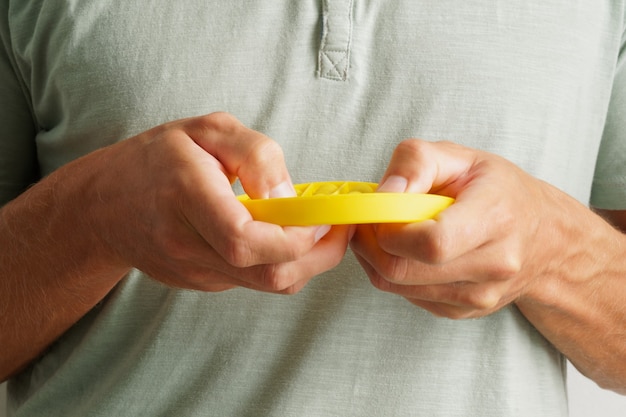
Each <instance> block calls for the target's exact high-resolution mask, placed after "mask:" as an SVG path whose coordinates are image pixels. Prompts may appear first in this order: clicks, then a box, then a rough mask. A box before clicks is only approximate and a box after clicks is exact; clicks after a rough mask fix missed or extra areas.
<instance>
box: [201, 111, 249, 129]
mask: <svg viewBox="0 0 626 417" xmlns="http://www.w3.org/2000/svg"><path fill="white" fill-rule="evenodd" d="M198 120H199V121H200V122H201V123H203V124H204V125H205V126H206V127H207V128H209V129H211V130H216V131H218V132H228V131H232V130H234V129H237V128H239V127H240V123H239V121H238V120H237V118H235V116H233V115H232V114H230V113H226V112H215V113H211V114H208V115H206V116H203V117H200V118H199V119H198Z"/></svg>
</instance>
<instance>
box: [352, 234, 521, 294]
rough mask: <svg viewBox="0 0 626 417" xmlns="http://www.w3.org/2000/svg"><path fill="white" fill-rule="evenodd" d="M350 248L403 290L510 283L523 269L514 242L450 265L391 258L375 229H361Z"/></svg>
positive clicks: (464, 257) (500, 243) (518, 251)
mask: <svg viewBox="0 0 626 417" xmlns="http://www.w3.org/2000/svg"><path fill="white" fill-rule="evenodd" d="M350 245H351V248H352V250H353V251H354V252H355V253H356V254H358V255H359V256H361V257H362V258H363V260H365V261H366V262H367V263H368V264H369V265H370V267H371V268H372V269H373V270H374V271H375V273H376V274H377V275H378V276H380V277H381V278H382V279H384V280H386V281H388V282H389V283H393V284H396V285H399V286H412V285H440V284H452V283H456V282H459V281H468V282H476V283H480V282H486V281H506V280H511V279H515V278H516V277H517V276H518V274H519V273H520V271H521V269H522V262H521V258H520V255H519V254H520V248H519V246H518V244H517V242H516V241H515V240H514V239H513V238H510V239H508V240H505V241H502V242H499V244H493V245H491V244H490V245H485V246H482V247H480V248H479V249H477V250H475V251H472V252H471V253H468V254H467V255H465V256H462V257H460V258H457V259H455V260H454V261H451V262H446V263H428V262H424V261H421V260H416V259H415V258H407V257H402V256H397V255H393V254H389V253H388V252H386V251H385V250H384V249H382V248H381V247H380V246H379V245H378V239H377V237H376V233H375V232H374V230H373V228H372V227H365V226H362V227H359V228H358V229H357V232H356V233H355V236H354V237H353V239H352V241H351V242H350Z"/></svg>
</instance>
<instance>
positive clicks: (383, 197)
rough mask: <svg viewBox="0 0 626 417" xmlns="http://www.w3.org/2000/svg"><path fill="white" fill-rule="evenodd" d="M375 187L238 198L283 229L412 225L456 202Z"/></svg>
mask: <svg viewBox="0 0 626 417" xmlns="http://www.w3.org/2000/svg"><path fill="white" fill-rule="evenodd" d="M377 187H378V185H377V184H375V183H369V182H354V181H352V182H350V181H328V182H312V183H305V184H297V185H295V186H294V188H295V190H296V194H297V196H296V197H287V198H267V199H250V198H249V197H248V196H247V195H241V196H239V197H238V199H239V201H241V202H242V203H243V204H244V206H246V208H247V209H248V211H249V212H250V214H251V215H252V218H253V219H255V220H260V221H264V222H268V223H274V224H278V225H281V226H313V225H322V224H330V225H332V224H365V223H412V222H418V221H422V220H426V219H432V218H434V217H435V216H436V215H437V214H438V213H439V212H441V211H442V210H444V209H445V208H446V207H448V206H450V205H451V204H452V203H453V202H454V199H452V198H450V197H445V196H441V195H436V194H415V193H376V192H375V191H376V188H377Z"/></svg>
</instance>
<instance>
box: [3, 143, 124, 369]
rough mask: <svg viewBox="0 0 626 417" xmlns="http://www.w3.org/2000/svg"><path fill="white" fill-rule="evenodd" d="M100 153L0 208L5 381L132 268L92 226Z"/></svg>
mask: <svg viewBox="0 0 626 417" xmlns="http://www.w3.org/2000/svg"><path fill="white" fill-rule="evenodd" d="M97 169H98V162H97V155H96V156H95V157H94V156H92V157H87V158H84V160H81V161H76V162H74V163H72V164H69V165H68V166H67V167H64V168H61V169H60V170H58V171H57V172H55V173H53V174H52V175H50V176H49V177H47V178H45V179H44V180H42V181H41V182H40V183H39V184H37V185H35V186H33V187H32V188H31V189H29V190H28V191H27V192H25V193H24V194H22V195H21V196H20V197H18V198H17V199H15V200H14V201H12V202H10V203H9V204H7V205H6V206H4V207H3V208H2V209H1V210H0V247H1V248H2V250H1V251H0V277H1V279H0V340H2V355H1V356H0V380H4V379H6V378H7V377H9V376H11V375H12V374H14V373H15V372H17V371H19V369H21V368H23V367H24V366H25V365H27V364H28V363H29V362H30V361H31V360H33V359H34V358H35V357H37V356H38V355H39V354H40V353H41V352H42V351H43V350H44V349H45V348H46V347H47V346H48V345H49V344H50V343H52V342H53V341H54V340H55V339H57V338H58V337H59V336H60V335H61V334H62V333H63V332H64V331H66V330H67V329H68V328H69V327H70V326H72V324H74V323H75V322H76V321H77V320H78V319H80V318H81V317H82V316H83V315H84V314H85V313H86V312H88V311H89V310H90V309H91V308H92V307H93V306H94V305H95V304H96V303H97V302H98V301H100V300H101V299H102V298H103V297H104V296H105V295H106V294H107V293H108V292H109V291H110V290H111V288H112V287H113V286H115V284H116V283H117V282H118V281H119V279H121V277H122V276H123V275H124V274H125V273H126V272H127V270H128V268H127V267H125V266H124V265H123V264H122V263H121V262H118V260H117V259H115V256H114V254H113V253H112V251H109V250H107V248H106V246H105V245H103V244H102V242H101V237H100V236H98V232H97V231H96V229H95V228H94V227H93V225H92V224H90V223H91V222H92V219H93V214H94V213H93V212H89V210H90V209H93V206H92V205H90V201H89V200H90V199H91V198H93V190H92V189H90V184H91V178H90V176H91V175H95V174H94V172H95V171H97Z"/></svg>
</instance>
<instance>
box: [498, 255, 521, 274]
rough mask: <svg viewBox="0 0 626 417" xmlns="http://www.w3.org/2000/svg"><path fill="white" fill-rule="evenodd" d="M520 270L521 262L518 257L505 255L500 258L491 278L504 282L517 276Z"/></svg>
mask: <svg viewBox="0 0 626 417" xmlns="http://www.w3.org/2000/svg"><path fill="white" fill-rule="evenodd" d="M521 270H522V262H521V259H520V258H519V256H517V255H513V254H507V255H504V256H502V257H501V258H500V260H499V262H498V263H497V264H496V265H495V267H494V269H493V271H492V276H493V278H495V279H499V280H506V279H511V278H513V277H515V276H516V275H518V274H519V273H520V272H521Z"/></svg>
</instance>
